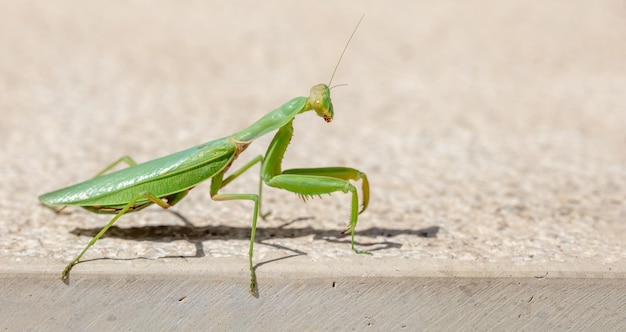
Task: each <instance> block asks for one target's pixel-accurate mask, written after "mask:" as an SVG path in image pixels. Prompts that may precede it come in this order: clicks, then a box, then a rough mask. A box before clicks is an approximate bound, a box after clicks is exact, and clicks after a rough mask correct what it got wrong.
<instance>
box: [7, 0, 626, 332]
mask: <svg viewBox="0 0 626 332" xmlns="http://www.w3.org/2000/svg"><path fill="white" fill-rule="evenodd" d="M362 13H365V14H366V17H365V20H364V21H363V24H362V25H361V27H360V28H359V30H358V32H357V34H356V37H355V38H354V40H353V41H352V43H351V44H350V47H349V49H348V51H347V53H346V55H345V57H344V59H343V62H342V63H341V66H340V67H339V70H338V71H337V74H336V75H335V78H334V81H333V84H344V83H345V84H348V85H347V86H343V87H338V88H336V89H334V90H333V101H334V105H335V112H336V117H335V120H334V121H333V122H332V123H331V124H326V123H324V122H323V121H321V120H320V119H319V118H317V117H315V116H314V115H313V114H304V115H302V116H299V117H298V119H296V123H295V127H296V128H295V130H296V134H295V137H294V139H293V141H292V145H291V146H290V149H289V150H288V152H287V153H288V154H287V156H286V158H285V162H284V164H285V167H303V166H305V167H306V166H308V167H313V166H329V165H343V166H352V167H356V168H359V169H361V170H363V171H364V172H366V173H367V174H368V175H369V178H370V181H371V188H372V197H371V206H370V208H369V209H368V210H367V211H366V212H365V213H364V214H362V215H361V217H360V220H359V225H358V233H357V242H358V243H357V245H358V247H359V248H362V249H367V250H371V251H372V252H373V256H371V257H367V256H357V255H355V254H353V253H352V252H351V251H350V248H349V239H348V238H347V237H342V236H340V235H339V232H340V231H341V230H343V228H344V227H345V224H346V222H347V220H348V212H349V211H348V210H349V199H348V197H345V195H341V194H334V195H332V196H331V197H324V198H323V199H322V200H320V199H314V200H311V201H309V202H308V203H306V204H304V203H302V201H301V200H299V199H298V198H297V197H295V195H293V194H290V193H287V192H283V191H278V190H271V189H267V190H265V197H264V198H265V199H264V203H265V207H266V208H268V209H271V210H272V211H273V214H272V216H271V217H270V218H269V220H268V221H265V222H260V225H259V230H258V241H257V242H258V244H257V246H256V248H255V249H256V251H255V263H256V264H257V274H258V281H259V294H258V297H252V296H250V295H249V294H248V293H247V283H248V274H247V271H246V254H247V246H248V240H247V239H248V236H249V235H248V233H249V227H250V212H251V206H250V204H249V202H213V201H211V199H210V198H209V196H208V189H209V186H208V183H204V184H202V185H200V186H198V187H197V188H195V189H194V190H192V191H191V193H190V194H189V196H188V197H187V198H186V199H185V200H184V201H182V202H181V203H180V204H179V205H177V206H176V207H175V208H174V209H172V212H173V213H170V212H164V211H162V210H160V209H158V208H150V209H146V210H144V211H142V212H140V213H136V214H131V215H127V216H125V217H123V218H122V219H121V220H120V221H119V222H118V223H117V224H116V225H115V226H114V228H113V229H112V230H111V231H110V232H109V234H108V236H107V237H106V238H104V239H102V240H101V241H99V242H98V243H97V245H96V246H95V247H94V248H92V249H91V250H90V251H89V252H88V253H87V255H86V256H85V259H86V260H87V262H85V263H82V264H79V265H77V266H76V267H75V269H74V270H73V273H72V275H71V281H70V283H69V285H65V284H63V283H62V282H60V281H59V280H58V279H57V278H58V275H59V273H60V272H61V270H62V269H63V267H64V266H65V264H67V263H68V262H69V261H70V260H71V259H72V258H73V257H74V256H75V255H76V254H77V253H78V252H79V250H81V249H82V248H83V247H84V246H85V244H86V243H87V242H88V240H89V238H90V236H93V234H94V233H95V232H97V231H98V230H99V229H100V227H102V226H103V225H104V224H105V223H106V222H107V220H108V218H109V216H103V215H94V214H91V213H88V212H87V211H84V210H81V209H76V208H68V209H66V210H64V211H63V212H62V213H60V214H58V215H55V214H54V213H52V212H51V211H50V210H47V209H45V208H43V207H42V206H40V205H39V204H38V202H37V196H38V195H40V194H42V193H45V192H48V191H51V190H54V189H58V188H60V187H63V186H67V185H70V184H73V183H75V182H78V181H81V180H84V179H87V178H89V177H91V176H93V175H94V174H95V173H96V172H98V171H99V170H100V169H102V168H103V167H104V166H105V165H107V164H108V163H110V162H112V161H113V160H115V159H117V158H118V157H120V156H122V155H126V154H130V155H132V156H133V157H134V158H135V159H136V160H138V161H145V160H149V159H152V158H156V157H159V156H162V155H165V154H168V153H171V152H174V151H177V150H181V149H184V148H187V147H190V146H193V145H196V144H199V143H201V142H204V141H208V140H211V139H214V138H218V137H222V136H225V135H228V134H231V133H233V132H235V131H237V130H240V129H242V128H244V127H245V126H247V125H248V124H249V123H251V122H252V121H254V120H256V119H257V118H259V117H260V116H262V115H263V114H265V113H266V112H268V111H270V110H272V109H274V108H275V107H278V106H280V105H282V104H283V103H284V102H286V101H287V100H289V99H291V98H292V97H295V96H300V95H306V94H308V90H309V88H310V86H312V85H313V84H316V83H320V82H327V81H328V79H329V77H330V74H331V72H332V70H333V67H334V65H335V63H336V61H337V59H338V56H339V53H340V52H341V49H342V48H343V46H344V44H345V42H346V40H347V37H348V35H349V34H350V32H351V31H352V29H353V27H354V24H355V23H356V21H357V20H358V18H359V17H360V15H361V14H362ZM0 49H1V51H0V114H1V115H2V120H1V121H0V146H1V154H0V167H1V169H2V176H0V188H1V189H0V230H2V236H1V237H0V266H1V267H0V278H1V279H2V281H1V282H0V289H1V292H2V301H1V302H0V305H1V308H0V327H2V329H3V330H40V329H48V330H62V329H63V330H65V329H69V328H71V329H78V330H94V329H107V330H119V329H121V328H123V329H125V330H146V329H150V328H156V329H158V330H177V329H180V330H192V329H198V328H201V329H207V328H213V329H217V330H229V329H236V328H249V329H253V328H255V329H261V330H278V329H280V330H299V329H305V330H363V329H372V330H417V329H426V328H428V329H430V330H486V329H492V330H508V329H515V330H540V329H547V328H549V329H552V330H565V329H575V330H607V331H610V330H617V329H619V328H620V327H623V326H625V325H626V313H625V312H624V311H625V310H626V279H625V278H626V263H625V259H626V250H625V249H624V244H625V242H624V238H625V236H626V234H625V233H626V232H625V230H626V203H625V196H626V185H625V183H626V182H625V181H626V168H625V165H626V153H625V151H626V149H625V148H626V134H625V130H624V128H625V125H626V61H625V59H626V8H625V4H624V2H623V1H621V0H620V1H594V2H592V1H570V0H568V1H565V0H563V1H558V0H557V1H549V2H537V3H528V2H524V1H489V0H481V1H473V2H471V3H460V2H457V1H438V2H436V3H433V2H427V1H424V2H417V1H394V2H391V3H390V2H384V3H382V2H375V1H345V2H331V1H316V2H293V1H278V0H274V1H269V2H268V1H266V2H263V3H260V2H253V1H230V2H220V3H218V2H203V1H189V2H184V3H177V2H156V3H155V2H150V1H143V0H139V1H132V2H124V3H123V4H122V3H116V4H111V3H110V2H107V1H90V2H80V1H56V2H46V1H19V2H18V1H0ZM270 139H271V137H269V136H268V137H265V138H263V139H261V140H259V141H258V142H255V143H254V144H253V145H252V146H251V147H250V148H249V149H248V151H246V153H245V154H244V155H242V156H241V160H239V162H240V163H239V164H240V165H241V163H242V162H245V161H246V160H248V159H249V158H251V157H253V156H255V155H257V154H260V153H263V151H264V149H265V147H266V146H267V144H268V142H269V140H270ZM257 174H258V173H257V172H256V171H252V172H250V173H249V174H246V175H244V176H242V178H241V179H240V180H238V181H236V182H234V183H232V184H231V185H229V187H228V188H227V190H226V191H227V192H253V191H254V190H255V189H256V186H257V183H258V182H257V181H258V180H257V176H258V175H257ZM77 235H80V236H77Z"/></svg>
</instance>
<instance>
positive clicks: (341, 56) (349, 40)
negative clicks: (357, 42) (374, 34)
mask: <svg viewBox="0 0 626 332" xmlns="http://www.w3.org/2000/svg"><path fill="white" fill-rule="evenodd" d="M364 17H365V14H363V15H361V18H360V19H359V21H358V22H357V23H356V26H355V27H354V30H352V34H351V35H350V38H348V42H347V43H346V46H344V48H343V51H341V55H340V56H339V60H338V61H337V64H336V65H335V69H334V70H333V74H332V75H330V81H328V86H330V83H332V82H333V78H334V77H335V73H336V72H337V68H339V64H340V63H341V59H342V58H343V55H344V54H345V53H346V50H347V49H348V45H350V42H351V41H352V37H354V34H355V33H356V30H357V29H358V28H359V25H360V24H361V21H363V18H364ZM330 89H332V88H330Z"/></svg>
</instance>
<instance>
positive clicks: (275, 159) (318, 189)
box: [261, 122, 369, 254]
mask: <svg viewBox="0 0 626 332" xmlns="http://www.w3.org/2000/svg"><path fill="white" fill-rule="evenodd" d="M292 136H293V126H292V123H291V122H289V123H288V124H286V125H285V126H283V127H281V128H280V129H279V130H278V132H277V133H276V135H275V136H274V139H273V140H272V142H271V143H270V145H269V147H268V149H267V153H266V154H265V161H264V162H263V166H262V167H261V169H262V170H261V172H262V177H263V181H264V182H265V183H266V184H267V185H268V186H272V187H276V188H280V189H285V190H288V191H291V192H293V193H296V194H298V195H300V196H302V197H303V198H307V197H310V196H315V195H322V194H330V193H333V192H336V191H341V192H344V193H350V194H351V195H352V204H351V213H350V225H349V226H348V229H346V230H345V231H344V232H343V234H346V233H347V232H348V231H349V232H350V233H351V235H352V240H351V245H352V250H354V252H356V253H358V254H369V252H367V251H361V250H357V249H356V248H355V247H354V232H355V228H356V224H357V220H358V214H359V213H360V212H363V211H364V210H365V209H366V208H367V205H368V203H369V182H368V181H367V176H366V175H365V174H364V173H362V172H360V171H358V170H356V169H353V168H347V167H326V168H300V169H290V170H286V171H284V172H283V171H282V170H281V164H282V159H283V157H284V154H285V151H286V150H287V146H288V145H289V143H290V141H291V137H292ZM359 179H360V180H362V181H363V185H362V188H363V204H362V205H363V208H362V209H361V211H360V212H359V210H358V206H359V202H358V195H357V191H356V187H355V186H354V185H352V184H351V183H350V182H349V181H348V180H359Z"/></svg>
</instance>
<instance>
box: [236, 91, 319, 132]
mask: <svg viewBox="0 0 626 332" xmlns="http://www.w3.org/2000/svg"><path fill="white" fill-rule="evenodd" d="M310 110H312V108H311V105H310V104H309V101H308V99H307V98H306V97H296V98H294V99H292V100H290V101H288V102H287V103H285V104H284V105H282V106H281V107H279V108H277V109H275V110H273V111H271V112H269V113H267V114H265V115H264V116H263V117H262V118H260V119H259V120H257V121H256V122H255V123H253V124H251V125H250V126H248V128H246V129H244V130H242V131H239V132H236V133H235V134H233V136H232V137H233V139H234V140H236V141H244V142H246V141H253V140H255V139H257V138H259V137H261V136H263V135H265V134H267V133H269V132H271V131H274V130H276V129H278V128H280V127H282V126H284V125H286V124H287V123H289V121H291V120H293V118H294V117H296V115H297V114H298V113H302V112H306V111H310Z"/></svg>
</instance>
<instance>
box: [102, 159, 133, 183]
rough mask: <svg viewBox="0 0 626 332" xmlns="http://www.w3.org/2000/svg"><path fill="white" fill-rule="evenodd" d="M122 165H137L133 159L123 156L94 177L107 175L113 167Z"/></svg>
mask: <svg viewBox="0 0 626 332" xmlns="http://www.w3.org/2000/svg"><path fill="white" fill-rule="evenodd" d="M121 163H126V164H128V166H129V167H132V166H135V165H137V163H136V162H135V160H133V158H131V157H130V156H123V157H121V158H120V159H118V160H116V161H114V162H112V163H111V164H110V165H109V166H107V167H105V168H104V169H103V170H101V171H100V172H98V174H96V175H95V176H94V178H97V177H99V176H101V175H104V174H105V173H107V172H108V171H110V170H111V169H113V167H115V166H117V165H119V164H121Z"/></svg>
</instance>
